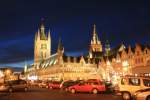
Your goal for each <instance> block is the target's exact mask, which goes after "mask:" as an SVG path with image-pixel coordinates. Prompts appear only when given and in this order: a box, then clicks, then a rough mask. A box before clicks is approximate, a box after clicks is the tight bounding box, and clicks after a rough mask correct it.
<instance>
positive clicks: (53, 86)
mask: <svg viewBox="0 0 150 100" xmlns="http://www.w3.org/2000/svg"><path fill="white" fill-rule="evenodd" d="M61 83H62V82H61V81H53V82H50V83H49V84H48V88H49V89H60V85H61Z"/></svg>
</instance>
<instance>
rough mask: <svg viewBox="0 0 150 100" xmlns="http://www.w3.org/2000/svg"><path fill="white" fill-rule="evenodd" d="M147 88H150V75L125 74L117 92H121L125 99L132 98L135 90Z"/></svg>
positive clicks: (116, 89)
mask: <svg viewBox="0 0 150 100" xmlns="http://www.w3.org/2000/svg"><path fill="white" fill-rule="evenodd" d="M145 88H150V77H136V76H124V77H121V78H120V81H119V83H118V86H117V87H116V88H115V92H117V93H120V94H121V95H122V97H123V99H124V100H130V99H131V97H132V95H133V94H134V93H135V91H137V90H140V89H145Z"/></svg>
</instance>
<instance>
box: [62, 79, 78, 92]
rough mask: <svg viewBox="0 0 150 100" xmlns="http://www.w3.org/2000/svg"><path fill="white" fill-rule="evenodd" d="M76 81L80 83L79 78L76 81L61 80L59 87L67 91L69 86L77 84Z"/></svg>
mask: <svg viewBox="0 0 150 100" xmlns="http://www.w3.org/2000/svg"><path fill="white" fill-rule="evenodd" d="M78 83H80V80H77V81H73V80H68V81H63V82H62V83H61V85H60V88H61V89H62V90H65V91H68V88H69V87H70V86H73V85H76V84H78Z"/></svg>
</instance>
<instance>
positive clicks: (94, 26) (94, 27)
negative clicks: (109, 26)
mask: <svg viewBox="0 0 150 100" xmlns="http://www.w3.org/2000/svg"><path fill="white" fill-rule="evenodd" d="M93 34H96V25H95V24H94V25H93Z"/></svg>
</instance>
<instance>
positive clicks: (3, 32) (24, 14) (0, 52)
mask: <svg viewBox="0 0 150 100" xmlns="http://www.w3.org/2000/svg"><path fill="white" fill-rule="evenodd" d="M140 1H141V2H139V1H138V0H136V1H133V0H129V1H128V0H125V1H123V0H117V1H115V0H110V1H108V0H103V1H102V0H3V1H1V2H0V65H1V66H17V67H22V66H23V64H24V61H25V60H26V61H27V62H28V63H32V60H33V43H34V35H35V32H36V31H37V30H38V27H39V24H40V21H41V18H44V19H45V26H46V29H47V30H48V29H50V30H51V37H52V52H53V53H54V52H55V51H56V47H57V43H58V37H59V34H60V33H61V34H62V39H63V44H64V47H65V51H66V52H69V53H72V52H77V53H78V54H82V52H85V51H87V50H88V46H89V43H90V36H91V31H92V25H93V24H96V26H97V32H98V35H99V38H100V40H101V41H102V43H103V44H104V42H105V40H106V39H108V40H109V41H110V43H111V47H115V46H117V45H119V44H120V43H121V42H123V43H125V44H126V45H129V44H131V45H134V44H135V43H136V42H138V43H141V44H146V43H149V42H150V7H149V2H146V1H143V0H140Z"/></svg>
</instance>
